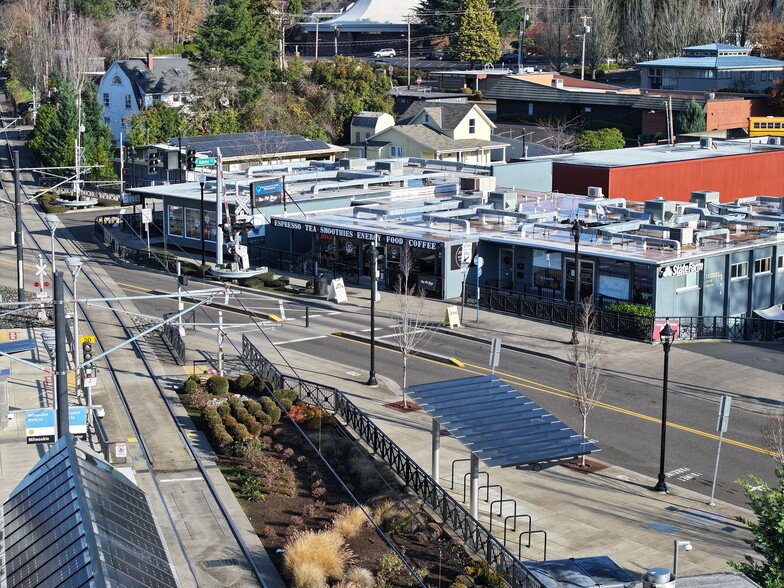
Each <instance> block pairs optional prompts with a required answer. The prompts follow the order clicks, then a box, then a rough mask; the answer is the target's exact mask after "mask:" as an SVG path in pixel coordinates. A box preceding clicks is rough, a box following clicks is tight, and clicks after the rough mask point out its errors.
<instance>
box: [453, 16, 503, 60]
mask: <svg viewBox="0 0 784 588" xmlns="http://www.w3.org/2000/svg"><path fill="white" fill-rule="evenodd" d="M457 46H458V55H459V56H460V59H462V60H463V61H469V62H471V63H490V62H493V61H498V58H499V57H501V38H500V36H499V35H498V26H497V25H496V24H495V20H494V19H493V13H492V12H491V11H490V7H489V6H488V5H487V0H464V2H463V15H462V16H461V18H460V28H459V29H458V32H457Z"/></svg>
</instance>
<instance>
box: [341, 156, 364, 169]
mask: <svg viewBox="0 0 784 588" xmlns="http://www.w3.org/2000/svg"><path fill="white" fill-rule="evenodd" d="M338 163H339V164H340V168H341V169H366V168H367V159H365V158H364V157H354V158H348V157H344V158H343V159H341V160H340V161H339V162H338Z"/></svg>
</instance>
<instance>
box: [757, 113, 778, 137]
mask: <svg viewBox="0 0 784 588" xmlns="http://www.w3.org/2000/svg"><path fill="white" fill-rule="evenodd" d="M766 135H770V136H772V137H784V116H750V117H749V137H764V136H766Z"/></svg>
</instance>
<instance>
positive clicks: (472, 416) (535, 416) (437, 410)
mask: <svg viewBox="0 0 784 588" xmlns="http://www.w3.org/2000/svg"><path fill="white" fill-rule="evenodd" d="M406 393H407V394H408V395H409V396H410V397H411V398H412V399H413V400H414V401H415V402H416V403H417V404H418V405H419V406H420V407H422V409H423V410H424V411H425V412H427V413H428V415H430V417H432V418H433V420H434V421H437V422H438V423H439V424H440V425H441V427H443V428H444V429H446V430H447V431H449V433H451V435H452V436H453V437H455V438H456V439H458V440H459V441H460V442H461V443H463V445H465V446H466V447H467V448H468V449H469V450H470V451H471V452H472V453H473V454H474V455H476V456H477V457H478V458H479V459H481V460H482V461H483V462H485V464H487V465H488V466H490V467H510V466H519V465H528V464H538V463H542V462H547V461H555V460H559V459H565V458H572V457H578V456H580V455H584V454H588V453H591V452H593V451H599V448H598V447H597V446H596V445H594V444H593V443H591V442H590V441H588V440H587V439H586V438H585V437H583V436H582V435H578V434H577V433H576V432H575V431H574V430H572V429H570V428H569V427H567V426H566V425H565V424H564V423H562V422H561V421H559V420H558V419H557V418H555V417H554V416H553V415H551V414H550V413H548V412H547V411H545V410H544V409H543V408H542V407H540V406H538V405H537V404H535V403H534V402H532V401H531V400H529V399H528V398H527V397H526V396H525V395H523V394H522V393H521V392H519V391H518V390H516V389H514V388H513V387H512V386H510V385H509V384H507V383H506V382H504V381H502V380H501V379H500V378H498V377H497V376H493V375H485V376H475V377H471V378H463V379H460V380H447V381H443V382H434V383H432V384H422V385H419V386H410V387H408V388H407V389H406ZM477 406H482V407H486V408H485V409H483V410H477Z"/></svg>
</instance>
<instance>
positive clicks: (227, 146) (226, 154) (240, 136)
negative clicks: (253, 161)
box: [169, 131, 347, 161]
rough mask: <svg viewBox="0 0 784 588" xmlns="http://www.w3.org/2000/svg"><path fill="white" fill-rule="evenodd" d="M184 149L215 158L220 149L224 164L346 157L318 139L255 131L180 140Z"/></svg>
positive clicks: (173, 139)
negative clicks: (291, 157)
mask: <svg viewBox="0 0 784 588" xmlns="http://www.w3.org/2000/svg"><path fill="white" fill-rule="evenodd" d="M179 143H180V139H179V138H178V137H171V138H170V139H169V144H171V145H178V144H179ZM182 145H183V147H185V146H186V145H187V146H190V147H192V148H193V149H195V150H196V151H198V152H202V153H203V152H207V151H211V152H212V154H213V155H216V154H217V149H218V148H220V150H221V156H222V157H223V160H224V161H231V160H232V159H235V160H240V159H247V158H249V157H251V158H252V157H259V156H261V157H267V156H271V155H275V156H279V157H282V156H284V155H291V154H298V155H301V156H303V157H305V156H308V155H311V156H313V155H325V154H329V153H345V152H346V151H347V149H345V148H344V147H338V146H337V145H331V144H330V143H326V142H325V141H322V140H321V139H306V138H305V137H302V136H300V135H284V134H283V133H281V132H280V131H258V132H253V133H234V134H226V135H201V136H195V137H183V138H182Z"/></svg>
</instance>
